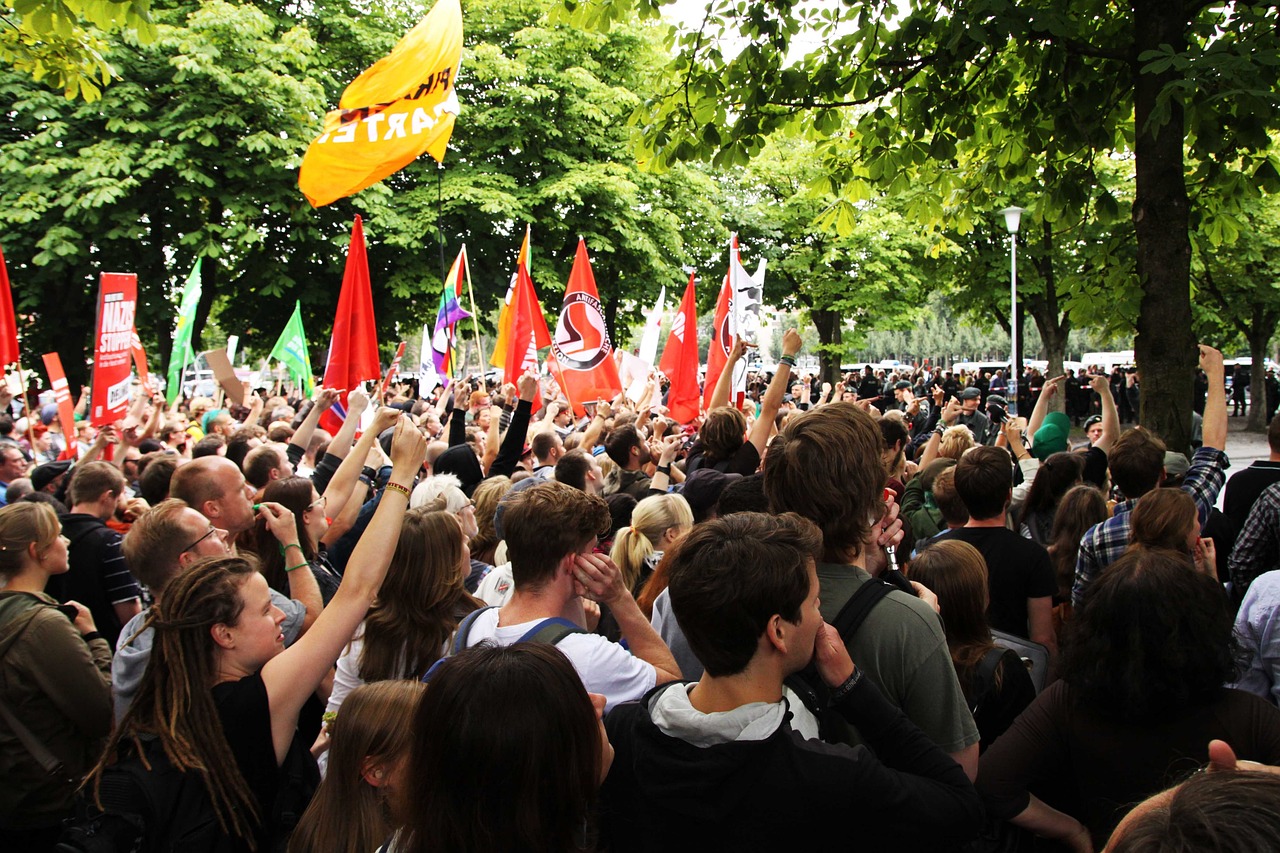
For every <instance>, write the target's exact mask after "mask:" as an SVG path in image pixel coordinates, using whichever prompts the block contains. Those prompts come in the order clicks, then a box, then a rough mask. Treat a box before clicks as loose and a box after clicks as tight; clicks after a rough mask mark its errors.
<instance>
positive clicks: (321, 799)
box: [289, 681, 426, 853]
mask: <svg viewBox="0 0 1280 853" xmlns="http://www.w3.org/2000/svg"><path fill="white" fill-rule="evenodd" d="M425 689H426V685H424V684H422V683H421V682H419V681H379V682H377V683H375V684H363V685H361V686H359V687H357V688H356V689H355V690H352V691H351V693H350V694H349V695H348V696H347V698H346V700H345V701H344V702H343V703H342V709H341V711H340V712H339V714H338V715H337V717H336V718H335V719H334V720H333V722H331V723H329V736H330V739H331V745H330V747H329V767H328V771H327V773H326V774H325V777H324V781H322V782H321V783H320V787H319V788H318V789H317V790H316V793H315V797H314V798H313V799H312V800H311V804H310V805H309V806H307V810H306V811H305V812H304V813H303V815H302V818H301V819H300V820H299V821H298V826H297V828H296V829H295V830H294V832H293V836H292V837H291V838H290V839H289V853H319V851H327V850H376V849H378V847H379V845H381V844H382V843H383V842H384V841H386V840H387V837H388V836H389V835H391V833H392V832H393V831H394V829H395V827H396V822H395V821H393V820H392V819H391V816H390V814H389V812H388V805H389V804H388V803H387V801H386V798H385V797H384V796H383V791H382V790H380V789H378V788H374V787H373V786H372V785H370V784H368V783H367V782H366V781H365V780H364V768H365V764H366V762H369V761H372V762H373V763H374V764H376V765H381V766H382V767H383V768H384V769H386V768H387V767H388V765H394V764H396V763H397V762H399V761H402V760H403V759H404V757H405V756H406V755H407V753H408V751H409V745H410V743H411V741H412V739H413V717H414V714H415V713H416V712H417V710H418V702H419V701H420V700H421V699H422V694H423V692H424V691H425Z"/></svg>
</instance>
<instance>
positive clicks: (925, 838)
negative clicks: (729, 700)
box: [601, 678, 982, 853]
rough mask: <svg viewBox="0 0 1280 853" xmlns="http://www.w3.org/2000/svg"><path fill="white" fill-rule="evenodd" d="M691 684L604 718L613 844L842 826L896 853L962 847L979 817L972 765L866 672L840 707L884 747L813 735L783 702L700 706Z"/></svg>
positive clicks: (782, 839) (871, 846) (736, 843)
mask: <svg viewBox="0 0 1280 853" xmlns="http://www.w3.org/2000/svg"><path fill="white" fill-rule="evenodd" d="M688 687H689V686H688V685H687V684H679V683H673V684H666V685H662V686H661V687H658V688H655V689H654V690H653V691H650V693H649V694H648V695H646V696H645V697H644V699H642V700H641V701H640V702H629V703H625V704H623V705H620V706H618V708H616V709H615V710H614V711H613V712H612V713H610V714H609V715H608V716H607V717H606V718H605V728H606V730H607V731H608V734H609V741H610V742H611V743H612V744H613V747H614V751H615V754H614V760H613V764H612V766H611V768H610V770H609V775H608V777H607V778H606V779H605V782H604V785H603V787H602V788H601V830H602V833H603V836H604V841H605V842H606V845H607V846H609V847H610V848H611V849H612V850H613V851H617V852H618V853H621V851H632V850H635V851H640V850H666V849H669V848H670V846H671V843H672V839H677V838H678V839H680V842H679V846H680V847H682V848H688V849H693V848H695V847H706V848H707V849H752V850H761V849H773V848H778V849H787V848H791V847H795V846H797V845H798V844H799V843H800V842H801V841H802V840H803V839H831V840H834V839H842V838H843V839H847V840H848V841H847V844H846V845H844V846H850V845H854V846H857V847H859V848H860V849H866V850H881V849H883V850H890V849H891V850H894V851H895V853H898V851H911V850H938V849H950V848H954V847H955V846H957V845H959V844H962V843H964V842H966V841H968V840H970V839H972V838H974V837H976V836H977V834H978V831H979V830H980V829H981V826H982V803H981V801H980V799H979V797H978V794H977V792H976V791H975V790H974V788H973V786H972V785H971V784H970V782H969V779H968V777H966V776H965V774H964V771H963V770H962V769H961V768H960V766H959V765H958V764H956V763H955V762H954V761H952V760H951V758H950V757H948V756H947V755H946V754H945V753H944V752H942V750H940V749H939V748H938V747H937V746H935V745H934V744H933V743H932V742H931V741H930V740H929V739H928V738H926V737H925V736H924V734H923V733H922V732H921V731H920V730H919V729H918V728H917V727H916V726H915V724H913V723H912V722H911V721H910V720H908V719H907V718H906V716H905V715H904V714H903V713H902V712H901V711H900V710H898V709H897V708H895V707H894V706H892V705H890V704H889V703H888V701H886V700H885V699H884V697H883V696H881V695H880V691H879V689H878V688H877V687H876V686H875V684H873V683H872V682H871V680H870V679H868V678H863V679H861V680H860V681H859V682H858V683H857V685H856V686H854V688H853V689H852V690H851V691H850V692H849V694H848V695H847V696H845V698H844V699H843V700H841V703H840V705H839V706H838V708H837V710H838V711H839V712H840V713H841V714H842V715H844V716H845V717H846V718H847V719H849V722H850V723H852V724H854V725H856V726H857V727H858V729H859V731H861V732H863V733H864V736H865V737H866V740H867V742H868V743H869V744H870V745H871V747H872V748H873V749H874V750H875V753H872V752H871V750H870V749H868V748H867V747H866V746H857V747H850V746H847V745H843V744H827V743H823V742H822V741H818V740H806V739H805V738H804V737H803V736H802V735H800V734H799V733H797V732H796V731H794V730H793V729H792V726H791V719H792V715H791V712H790V710H789V709H788V706H787V703H785V702H780V703H776V704H768V703H754V704H751V705H745V706H742V707H740V708H737V709H735V710H733V711H729V712H725V713H720V714H702V713H700V712H699V711H697V710H696V709H694V708H693V707H692V705H691V704H689V701H688V692H687V691H688ZM681 694H683V695H681ZM877 756H879V758H877Z"/></svg>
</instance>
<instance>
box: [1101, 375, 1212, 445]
mask: <svg viewBox="0 0 1280 853" xmlns="http://www.w3.org/2000/svg"><path fill="white" fill-rule="evenodd" d="M1089 387H1090V388H1092V389H1093V390H1094V392H1095V393H1096V394H1097V395H1098V399H1099V400H1101V401H1102V435H1100V436H1098V441H1097V443H1096V444H1094V447H1096V448H1098V449H1099V450H1101V451H1102V452H1103V453H1107V454H1110V453H1111V445H1113V444H1115V442H1116V439H1117V438H1119V437H1120V413H1119V412H1118V411H1116V398H1115V397H1113V396H1111V381H1110V380H1109V379H1107V377H1105V376H1091V377H1089ZM1226 410H1227V409H1226V404H1225V403H1224V404H1223V407H1222V411H1223V412H1226Z"/></svg>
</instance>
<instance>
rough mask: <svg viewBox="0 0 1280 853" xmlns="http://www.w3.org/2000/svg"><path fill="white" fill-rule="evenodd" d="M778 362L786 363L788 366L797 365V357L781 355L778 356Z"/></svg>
mask: <svg viewBox="0 0 1280 853" xmlns="http://www.w3.org/2000/svg"><path fill="white" fill-rule="evenodd" d="M778 364H785V365H786V366H787V367H795V366H796V357H795V356H794V355H785V354H784V355H780V356H778Z"/></svg>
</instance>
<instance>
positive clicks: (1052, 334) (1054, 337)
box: [1027, 222, 1071, 412]
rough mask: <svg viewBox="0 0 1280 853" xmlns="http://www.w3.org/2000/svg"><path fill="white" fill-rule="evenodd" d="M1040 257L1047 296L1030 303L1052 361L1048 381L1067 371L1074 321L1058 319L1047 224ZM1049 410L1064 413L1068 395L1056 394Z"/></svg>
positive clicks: (1046, 352) (1049, 225)
mask: <svg viewBox="0 0 1280 853" xmlns="http://www.w3.org/2000/svg"><path fill="white" fill-rule="evenodd" d="M1040 233H1041V236H1040V250H1041V254H1040V258H1039V259H1038V261H1037V263H1036V269H1038V270H1039V271H1040V277H1041V278H1042V279H1044V296H1043V297H1042V298H1038V299H1028V300H1027V304H1028V306H1029V307H1030V310H1031V316H1032V318H1033V319H1034V320H1035V321H1036V328H1037V329H1038V330H1039V331H1040V342H1041V343H1042V344H1043V345H1044V357H1045V360H1046V361H1048V362H1049V364H1048V366H1047V367H1046V368H1045V374H1044V375H1045V378H1046V379H1048V378H1052V377H1054V376H1061V375H1062V374H1063V373H1064V372H1065V371H1064V370H1063V369H1062V362H1063V361H1064V360H1065V358H1066V350H1067V335H1068V333H1069V332H1070V331H1071V318H1070V317H1067V316H1063V317H1059V316H1058V278H1057V275H1056V274H1055V270H1054V265H1053V226H1052V225H1051V224H1050V223H1048V222H1046V223H1044V228H1043V229H1042V230H1041V232H1040ZM1049 410H1050V411H1053V412H1062V411H1065V410H1066V394H1065V393H1061V394H1057V395H1055V396H1054V397H1053V398H1052V399H1050V400H1049Z"/></svg>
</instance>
